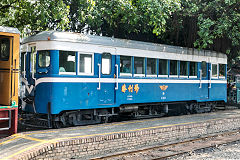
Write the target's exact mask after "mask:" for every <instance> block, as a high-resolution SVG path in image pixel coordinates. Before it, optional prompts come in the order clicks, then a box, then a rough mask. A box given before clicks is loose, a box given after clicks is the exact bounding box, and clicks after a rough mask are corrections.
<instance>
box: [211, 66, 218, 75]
mask: <svg viewBox="0 0 240 160" xmlns="http://www.w3.org/2000/svg"><path fill="white" fill-rule="evenodd" d="M217 76H218V66H217V64H212V77H215V78H216V77H217Z"/></svg>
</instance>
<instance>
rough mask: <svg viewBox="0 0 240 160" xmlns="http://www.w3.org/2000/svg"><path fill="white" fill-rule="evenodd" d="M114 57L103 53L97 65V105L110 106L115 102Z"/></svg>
mask: <svg viewBox="0 0 240 160" xmlns="http://www.w3.org/2000/svg"><path fill="white" fill-rule="evenodd" d="M115 64H116V56H115V55H111V54H110V53H103V54H102V55H101V58H100V61H99V63H98V67H99V85H98V104H99V105H112V104H115V102H116V97H115V96H116V93H115V86H116V85H115V76H116V74H115V72H116V66H115Z"/></svg>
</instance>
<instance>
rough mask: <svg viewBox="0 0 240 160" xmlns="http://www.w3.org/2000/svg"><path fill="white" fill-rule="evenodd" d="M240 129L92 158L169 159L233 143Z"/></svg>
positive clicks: (239, 136) (113, 159)
mask: <svg viewBox="0 0 240 160" xmlns="http://www.w3.org/2000/svg"><path fill="white" fill-rule="evenodd" d="M239 132H240V130H235V131H231V132H224V133H219V134H214V135H209V136H206V137H201V138H196V139H191V140H186V141H182V142H177V143H172V144H167V145H160V146H154V147H151V148H144V149H140V150H135V151H129V152H124V153H117V154H113V155H107V156H103V157H97V158H94V159H92V160H124V159H152V160H161V159H168V158H171V157H173V156H178V155H182V154H184V153H190V154H191V152H193V151H196V150H200V149H204V148H210V147H216V146H218V145H221V144H226V143H231V142H234V141H238V140H240V134H239Z"/></svg>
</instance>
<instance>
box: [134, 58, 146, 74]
mask: <svg viewBox="0 0 240 160" xmlns="http://www.w3.org/2000/svg"><path fill="white" fill-rule="evenodd" d="M135 58H143V71H144V73H143V74H137V73H136V74H135ZM133 68H134V72H133V76H134V77H145V75H146V57H136V56H134V58H133Z"/></svg>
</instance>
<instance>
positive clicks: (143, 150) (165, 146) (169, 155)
mask: <svg viewBox="0 0 240 160" xmlns="http://www.w3.org/2000/svg"><path fill="white" fill-rule="evenodd" d="M239 132H240V130H234V131H230V132H224V133H221V134H214V135H211V136H205V137H201V138H195V139H191V140H186V141H182V142H177V143H172V144H166V145H160V146H155V147H150V148H144V149H139V150H135V151H130V152H122V153H117V154H114V155H107V156H101V157H96V158H92V159H91V160H102V159H104V160H106V159H111V158H116V157H122V156H127V155H131V154H136V153H140V152H149V151H151V150H152V151H154V150H156V149H162V148H168V147H174V146H177V145H183V144H187V143H192V142H197V141H202V140H208V139H211V138H216V137H219V136H226V135H232V134H235V133H239ZM239 139H240V137H239ZM239 139H238V140H239ZM234 141H236V140H234ZM234 141H231V140H230V141H229V142H226V141H223V142H222V143H219V144H217V145H220V144H226V143H230V142H234ZM215 145H216V144H214V145H210V146H207V147H206V146H205V147H199V148H196V149H191V150H190V149H189V150H185V151H179V152H177V153H172V154H168V155H165V156H161V157H160V156H159V157H156V158H152V160H161V159H166V158H170V157H173V156H177V155H182V154H184V153H188V152H191V151H196V150H199V149H204V148H210V147H213V146H215Z"/></svg>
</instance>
